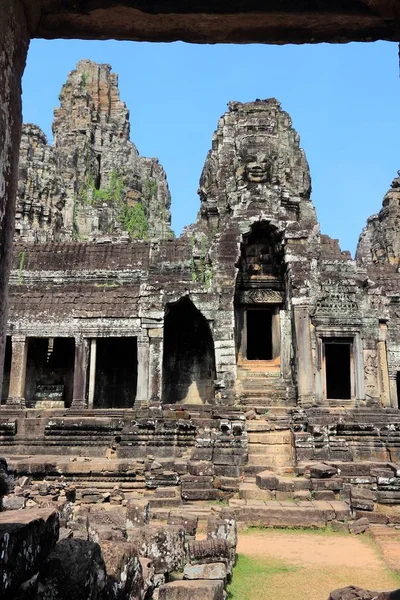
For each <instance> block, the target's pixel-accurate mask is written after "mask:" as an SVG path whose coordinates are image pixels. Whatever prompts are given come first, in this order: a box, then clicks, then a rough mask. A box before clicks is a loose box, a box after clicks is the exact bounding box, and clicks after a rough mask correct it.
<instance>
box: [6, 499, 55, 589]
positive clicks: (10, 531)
mask: <svg viewBox="0 0 400 600" xmlns="http://www.w3.org/2000/svg"><path fill="white" fill-rule="evenodd" d="M58 534H59V521H58V515H57V513H56V512H55V511H54V510H52V509H32V510H20V511H10V512H8V511H7V512H3V513H0V571H1V573H2V576H1V578H0V597H1V598H2V599H4V600H6V599H8V598H10V600H11V599H12V598H13V595H14V592H15V591H16V589H17V588H18V587H19V586H20V585H21V583H22V582H24V581H26V580H28V579H30V577H32V575H34V573H36V572H37V571H38V570H39V567H40V565H41V564H42V562H43V561H44V560H45V559H46V557H47V556H48V555H49V554H50V552H51V551H52V549H53V548H54V546H55V544H56V542H57V540H58Z"/></svg>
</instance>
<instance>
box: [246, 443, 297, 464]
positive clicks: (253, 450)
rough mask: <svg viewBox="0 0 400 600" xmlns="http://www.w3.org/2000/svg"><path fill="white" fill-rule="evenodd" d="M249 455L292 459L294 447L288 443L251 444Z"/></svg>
mask: <svg viewBox="0 0 400 600" xmlns="http://www.w3.org/2000/svg"><path fill="white" fill-rule="evenodd" d="M248 455H249V457H250V456H256V455H260V456H265V457H268V459H269V458H272V457H276V456H281V457H285V458H286V459H287V460H289V461H292V456H293V452H292V447H291V446H290V445H288V444H249V446H248Z"/></svg>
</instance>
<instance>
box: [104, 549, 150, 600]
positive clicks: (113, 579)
mask: <svg viewBox="0 0 400 600" xmlns="http://www.w3.org/2000/svg"><path fill="white" fill-rule="evenodd" d="M100 548H101V552H102V555H103V558H104V563H105V566H106V571H107V580H108V588H109V594H110V598H115V599H116V600H133V599H136V598H137V599H138V600H139V599H140V598H141V597H142V594H143V590H144V581H143V573H142V565H141V563H140V559H139V554H138V551H137V549H136V547H135V545H134V544H132V543H129V542H126V541H119V542H115V541H102V542H101V543H100Z"/></svg>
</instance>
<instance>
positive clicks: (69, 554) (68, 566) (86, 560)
mask: <svg viewBox="0 0 400 600" xmlns="http://www.w3.org/2000/svg"><path fill="white" fill-rule="evenodd" d="M107 588H108V580H107V573H106V567H105V563H104V559H103V557H102V554H101V551H100V546H99V545H98V544H95V543H94V542H89V541H86V540H77V539H65V540H62V541H61V542H59V543H58V544H57V545H56V547H55V548H54V550H53V551H52V553H51V554H50V555H49V556H48V557H47V559H46V561H45V562H44V563H43V565H42V566H41V568H40V571H39V574H38V578H37V592H36V596H35V600H53V599H54V600H71V599H72V598H73V599H74V600H102V599H103V597H104V595H105V594H106V593H107Z"/></svg>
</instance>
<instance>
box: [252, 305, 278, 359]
mask: <svg viewBox="0 0 400 600" xmlns="http://www.w3.org/2000/svg"><path fill="white" fill-rule="evenodd" d="M272 358H273V352H272V311H270V310H248V311H247V359H248V360H272Z"/></svg>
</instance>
